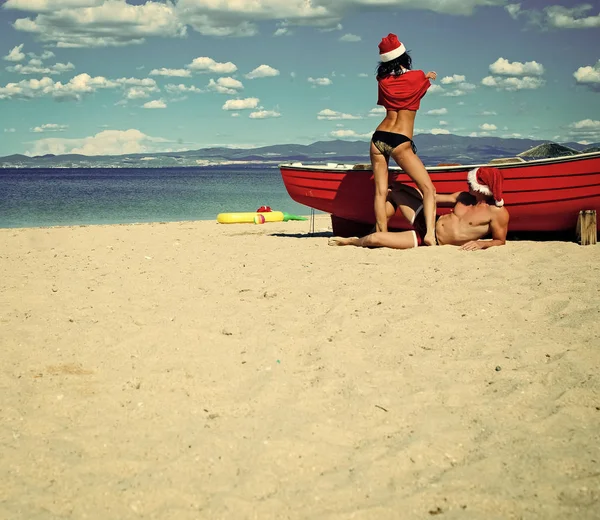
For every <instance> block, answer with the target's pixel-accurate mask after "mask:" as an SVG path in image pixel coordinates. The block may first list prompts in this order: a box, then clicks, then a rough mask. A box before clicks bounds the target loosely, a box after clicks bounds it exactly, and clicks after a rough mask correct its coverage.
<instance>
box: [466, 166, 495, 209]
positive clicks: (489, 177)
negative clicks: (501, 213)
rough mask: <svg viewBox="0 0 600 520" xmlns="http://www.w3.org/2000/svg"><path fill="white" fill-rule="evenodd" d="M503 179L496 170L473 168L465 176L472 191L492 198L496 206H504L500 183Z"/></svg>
mask: <svg viewBox="0 0 600 520" xmlns="http://www.w3.org/2000/svg"><path fill="white" fill-rule="evenodd" d="M503 181H504V178H503V176H502V172H501V171H500V170H499V169H498V168H486V167H482V168H474V169H473V170H471V171H470V172H469V174H468V175H467V182H468V183H469V186H470V187H471V189H472V190H473V191H476V192H478V193H481V194H483V195H486V196H488V197H493V198H494V201H495V203H496V206H498V207H501V206H504V199H503V198H502V183H503Z"/></svg>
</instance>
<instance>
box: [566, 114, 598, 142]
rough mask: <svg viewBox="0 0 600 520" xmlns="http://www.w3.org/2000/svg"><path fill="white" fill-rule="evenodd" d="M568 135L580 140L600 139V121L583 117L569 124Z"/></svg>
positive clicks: (591, 140) (592, 140)
mask: <svg viewBox="0 0 600 520" xmlns="http://www.w3.org/2000/svg"><path fill="white" fill-rule="evenodd" d="M568 135H569V137H571V138H572V139H576V140H578V141H583V140H587V141H588V142H598V141H600V121H598V120H596V119H582V120H581V121H576V122H575V123H571V124H570V125H569V126H568Z"/></svg>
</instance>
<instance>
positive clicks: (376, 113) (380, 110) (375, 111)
mask: <svg viewBox="0 0 600 520" xmlns="http://www.w3.org/2000/svg"><path fill="white" fill-rule="evenodd" d="M386 112H387V110H386V109H385V108H384V107H375V108H372V109H371V110H369V117H381V116H382V115H385V113H386Z"/></svg>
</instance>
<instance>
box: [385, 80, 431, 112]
mask: <svg viewBox="0 0 600 520" xmlns="http://www.w3.org/2000/svg"><path fill="white" fill-rule="evenodd" d="M377 82H378V83H379V99H378V100H377V104H378V105H382V106H384V107H385V108H387V109H388V110H418V109H419V107H420V106H421V98H422V97H423V96H424V95H425V92H427V89H428V88H429V87H430V86H431V82H430V81H429V79H428V78H427V77H425V73H424V72H423V71H422V70H409V71H407V72H405V73H404V74H400V75H399V76H394V75H391V76H387V77H385V78H383V79H379V78H377Z"/></svg>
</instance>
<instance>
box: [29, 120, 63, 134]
mask: <svg viewBox="0 0 600 520" xmlns="http://www.w3.org/2000/svg"><path fill="white" fill-rule="evenodd" d="M67 128H69V125H57V124H55V123H46V124H44V125H40V126H36V127H34V128H32V129H31V131H32V132H34V133H36V134H38V133H42V132H64V131H65V130H66V129H67Z"/></svg>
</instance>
